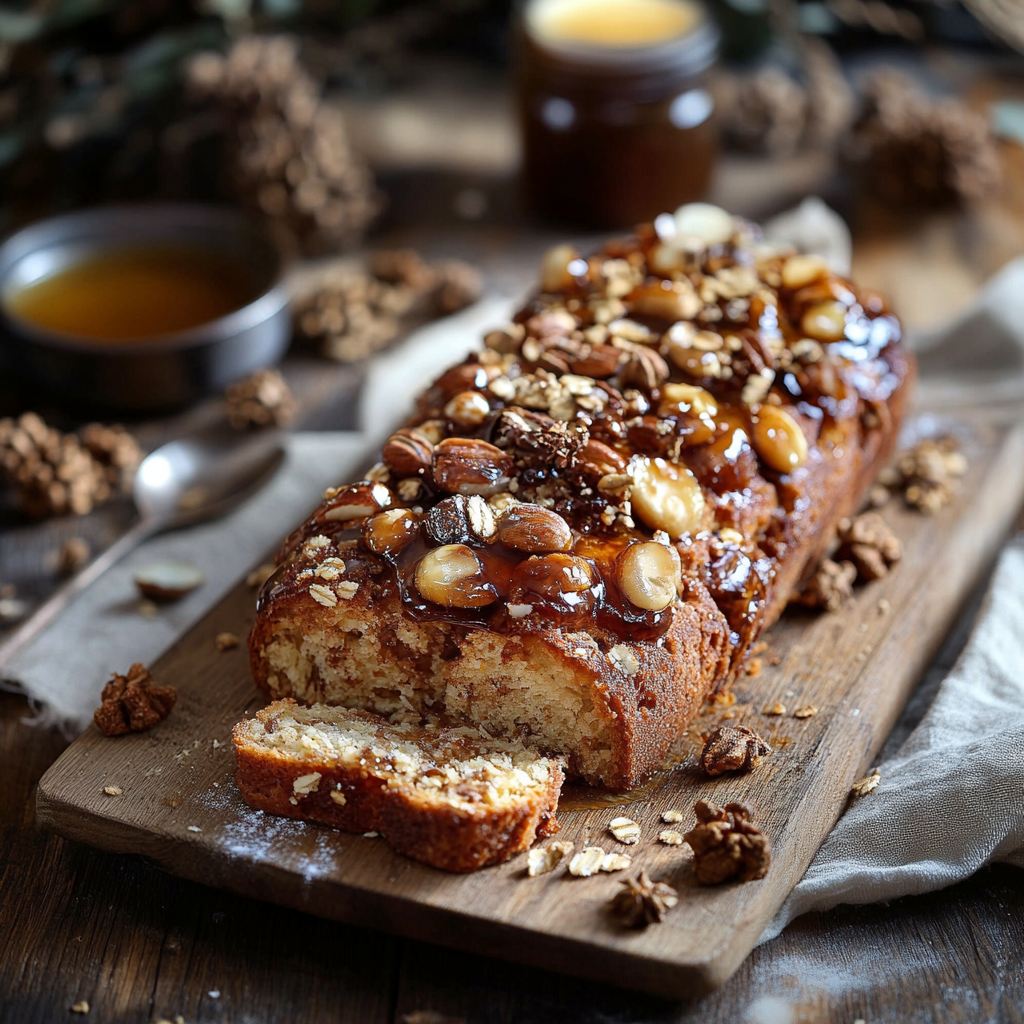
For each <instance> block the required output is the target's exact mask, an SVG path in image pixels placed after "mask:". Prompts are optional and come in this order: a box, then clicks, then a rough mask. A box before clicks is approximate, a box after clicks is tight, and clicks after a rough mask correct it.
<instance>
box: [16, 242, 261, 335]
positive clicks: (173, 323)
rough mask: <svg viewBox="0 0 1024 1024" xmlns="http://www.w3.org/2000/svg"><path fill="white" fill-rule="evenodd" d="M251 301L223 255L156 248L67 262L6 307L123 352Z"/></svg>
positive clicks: (235, 269) (241, 278) (20, 315)
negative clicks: (123, 346)
mask: <svg viewBox="0 0 1024 1024" xmlns="http://www.w3.org/2000/svg"><path fill="white" fill-rule="evenodd" d="M252 298H253V295H252V290H251V286H250V285H249V284H248V283H247V280H246V275H245V273H244V270H243V269H242V268H240V267H237V266H236V265H234V264H233V263H232V261H231V260H230V259H229V258H228V257H227V256H224V255H221V254H218V253H215V252H206V251H203V250H197V249H194V248H187V247H172V246H161V247H146V248H124V249H117V250H111V251H109V252H106V253H101V254H98V255H96V256H91V257H88V258H86V259H83V260H81V261H79V262H76V263H72V264H70V265H69V266H66V267H64V268H62V269H60V270H57V271H55V272H54V273H52V274H49V275H47V276H46V277H43V278H41V279H39V280H38V281H34V282H32V283H31V284H28V285H25V286H23V287H21V288H18V289H16V290H15V291H13V292H12V293H10V294H8V295H7V296H6V305H7V308H8V310H9V311H10V312H11V313H13V314H14V315H15V316H17V317H18V318H20V319H21V320H24V321H26V322H27V323H29V324H31V325H32V326H34V327H37V328H41V329H43V330H47V331H53V332H56V333H59V334H66V335H71V336H73V337H77V338H86V339H89V340H91V341H99V342H107V343H109V344H111V345H126V344H131V343H133V342H145V341H147V340H151V339H155V338H159V337H161V336H162V335H167V334H173V333H176V332H178V331H185V330H188V329H189V328H192V327H198V326H200V325H201V324H206V323H209V322H210V321H212V320H216V319H218V318H219V317H222V316H224V315H225V314H226V313H230V312H231V311H232V310H235V309H238V308H240V307H241V306H244V305H245V304H246V303H247V302H249V301H250V300H251V299H252Z"/></svg>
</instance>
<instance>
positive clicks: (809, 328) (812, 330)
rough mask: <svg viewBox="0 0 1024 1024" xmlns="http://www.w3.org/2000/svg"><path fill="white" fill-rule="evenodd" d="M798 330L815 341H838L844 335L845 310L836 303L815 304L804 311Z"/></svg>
mask: <svg viewBox="0 0 1024 1024" xmlns="http://www.w3.org/2000/svg"><path fill="white" fill-rule="evenodd" d="M800 329H801V330H802V331H803V332H804V334H806V335H808V337H811V338H814V339H816V340H817V341H839V340H840V338H842V337H843V335H845V334H846V309H845V308H844V307H843V306H841V305H840V304H839V303H838V302H816V303H815V304H814V305H813V306H809V307H808V308H807V309H806V310H805V311H804V315H803V316H802V317H801V318H800Z"/></svg>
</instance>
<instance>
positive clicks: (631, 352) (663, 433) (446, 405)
mask: <svg viewBox="0 0 1024 1024" xmlns="http://www.w3.org/2000/svg"><path fill="white" fill-rule="evenodd" d="M723 225H724V229H723ZM541 280H542V288H541V290H540V291H539V292H538V293H537V294H536V295H535V296H534V297H533V298H532V299H531V300H530V301H529V302H528V303H527V305H526V306H525V307H524V308H523V309H522V310H520V312H519V313H518V314H517V315H516V317H515V318H514V320H513V322H511V323H510V324H508V325H506V326H504V327H502V328H500V329H498V330H495V331H492V332H491V333H490V334H488V335H487V337H486V339H485V347H484V348H483V350H482V351H480V352H479V353H476V354H474V355H471V356H470V357H468V358H467V359H466V361H465V362H464V363H462V364H460V365H458V366H455V367H453V368H452V369H450V370H448V371H447V372H445V373H444V374H443V375H442V376H441V377H439V378H438V379H437V380H436V381H435V382H434V383H433V384H432V385H431V386H430V387H429V388H428V389H427V390H426V392H425V393H424V394H423V395H422V396H421V398H420V400H419V403H418V406H417V410H416V414H415V416H414V417H413V418H412V420H411V421H410V422H409V423H408V424H407V425H406V427H404V428H403V429H402V430H400V431H398V432H396V434H394V435H393V436H392V438H391V439H390V440H389V441H388V443H387V445H386V446H385V448H384V451H383V461H382V462H381V463H379V464H378V465H377V466H375V467H374V468H373V469H372V470H371V472H370V473H369V474H368V477H367V479H366V480H364V481H361V482H359V483H357V484H354V485H351V486H349V487H345V488H341V489H332V490H330V491H328V492H327V494H326V495H325V500H324V503H323V505H322V506H321V507H320V509H319V510H318V511H317V513H316V515H315V516H314V518H313V520H312V521H311V522H310V523H309V524H307V526H305V527H304V528H302V529H301V530H300V531H299V532H298V533H296V534H295V535H293V537H291V538H290V539H289V541H288V543H287V545H286V553H287V554H290V556H291V557H292V558H293V559H302V560H304V564H305V565H306V568H304V569H301V570H300V571H298V572H297V573H296V572H294V571H293V572H279V573H278V574H277V575H276V576H275V577H274V578H272V580H271V581H269V583H268V585H267V587H266V588H265V590H264V595H267V594H269V593H272V592H275V591H279V590H280V589H281V588H283V587H286V588H287V587H291V588H296V589H299V588H303V587H306V586H308V585H309V583H310V582H317V581H319V580H320V577H319V576H317V571H318V570H317V566H319V565H322V564H324V559H331V560H332V561H331V565H333V566H334V567H335V568H336V567H337V563H338V561H339V560H340V561H341V562H342V563H343V565H344V568H343V577H344V579H345V580H346V581H352V582H354V583H355V584H358V586H359V587H368V588H369V592H370V600H371V601H372V600H376V599H377V598H383V597H385V596H386V595H388V594H391V593H393V592H394V591H395V589H397V592H398V593H399V595H400V596H401V600H402V602H403V604H404V607H405V609H406V611H407V613H408V614H409V615H410V616H413V617H415V618H417V619H427V620H445V621H448V622H452V623H461V624H465V625H467V626H474V627H484V628H489V629H493V630H496V631H500V632H503V633H516V632H519V633H521V632H528V631H530V630H537V629H549V628H552V627H560V628H562V629H564V630H566V631H570V632H571V631H574V630H587V629H588V628H589V629H593V627H594V626H595V625H596V626H597V627H599V628H600V629H602V630H607V631H608V632H609V633H611V634H613V635H615V636H617V637H619V638H622V639H626V640H655V641H656V640H658V638H660V637H661V636H662V635H663V634H664V632H665V631H666V630H667V628H668V626H669V624H670V622H671V618H672V614H673V609H674V607H675V606H676V604H677V602H678V601H687V600H691V599H693V598H695V597H696V596H697V595H698V594H699V593H700V592H701V591H702V590H706V591H707V592H708V593H710V595H711V597H712V598H713V600H714V601H715V603H716V604H717V606H718V607H719V608H720V610H721V611H722V613H723V615H724V616H725V618H726V619H727V621H728V622H729V624H730V628H731V629H732V631H733V639H734V646H736V647H737V648H738V647H739V645H740V637H741V636H742V635H746V634H745V631H744V624H745V623H747V622H748V621H750V620H752V619H756V618H757V616H758V615H759V613H760V611H761V610H762V609H763V607H764V605H765V603H766V601H767V600H768V599H769V596H770V593H771V588H772V582H773V577H774V572H775V569H774V564H775V561H776V560H779V559H781V558H782V557H783V556H784V554H785V551H786V549H787V546H788V545H790V544H791V543H792V542H793V540H794V538H795V533H794V531H795V529H797V528H798V526H796V527H795V526H794V523H797V522H798V520H799V519H800V518H801V517H800V516H799V515H797V516H790V515H787V514H785V513H792V512H799V510H800V509H801V507H802V505H803V504H806V502H807V500H808V499H807V497H806V494H805V487H804V481H805V479H806V476H807V474H808V473H810V472H812V471H813V469H814V464H815V463H817V462H820V461H821V460H828V459H832V458H838V457H840V455H841V451H839V450H837V445H836V443H835V440H834V438H835V435H836V431H835V427H836V425H837V424H843V425H844V427H845V426H848V421H851V420H854V421H856V422H857V423H858V424H859V425H860V429H861V431H862V432H864V433H867V432H869V431H870V430H872V429H873V428H874V427H876V426H877V423H878V422H879V417H883V416H884V415H885V404H884V403H885V401H886V399H887V398H888V397H889V396H890V395H891V393H892V392H893V390H894V389H895V388H896V387H897V386H898V385H899V383H900V381H901V374H900V372H899V368H898V366H899V364H898V362H897V361H895V360H894V359H893V352H894V351H895V349H894V347H893V346H894V343H896V342H898V341H899V338H900V325H899V322H898V321H897V320H896V319H895V318H894V317H893V316H892V315H891V314H890V313H889V311H888V309H887V308H886V305H885V303H884V302H883V300H882V299H881V298H880V297H879V296H878V295H876V294H874V293H872V292H868V291H866V290H864V289H857V288H855V286H854V285H853V284H851V283H850V282H849V281H847V280H846V279H844V278H842V277H839V276H837V275H836V274H834V273H832V272H831V271H829V270H828V268H827V267H826V265H825V264H824V262H823V261H821V260H819V259H817V258H816V257H809V256H803V255H796V254H794V253H792V252H790V251H781V250H779V249H777V248H769V247H767V246H766V245H764V244H763V243H762V242H761V241H760V237H759V234H758V231H757V229H756V228H755V227H754V226H753V225H751V224H749V223H747V222H744V221H741V220H738V219H735V218H731V217H729V215H728V214H726V213H725V212H724V211H722V210H718V209H717V208H715V207H707V206H705V205H704V204H694V205H693V206H690V207H683V208H682V209H681V210H680V211H677V213H676V214H675V215H674V217H672V216H666V217H662V218H659V219H658V221H657V222H656V224H655V225H646V226H643V227H641V228H639V229H638V231H637V232H636V234H635V235H634V236H633V237H631V238H629V239H626V240H624V241H619V242H612V243H610V244H608V245H607V246H605V248H604V249H602V250H601V251H600V252H598V253H596V254H595V255H592V256H590V257H587V258H584V257H583V256H581V255H579V254H578V253H576V252H575V251H573V250H572V249H570V248H568V247H564V246H563V247H559V248H557V249H555V250H553V251H552V252H551V253H549V254H548V256H547V257H546V258H545V261H544V264H543V266H542V270H541ZM652 543H653V544H657V545H663V546H664V548H665V550H661V549H660V548H655V547H652V546H651V545H652ZM640 544H644V545H646V546H645V547H642V548H639V547H636V545H640ZM327 575H328V576H331V575H332V573H331V572H328V573H327ZM328 585H330V583H329V582H328ZM364 599H365V598H364ZM746 632H749V631H746ZM740 653H741V652H740V651H739V650H738V649H737V651H736V654H737V655H739V654H740Z"/></svg>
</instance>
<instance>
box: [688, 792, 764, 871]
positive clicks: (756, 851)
mask: <svg viewBox="0 0 1024 1024" xmlns="http://www.w3.org/2000/svg"><path fill="white" fill-rule="evenodd" d="M694 811H695V812H696V815H697V824H696V825H695V826H694V827H693V828H692V829H691V830H690V831H689V832H687V833H686V836H685V838H686V841H687V842H688V843H689V844H690V847H691V848H692V850H693V858H694V860H693V865H694V871H695V872H696V875H697V881H698V882H700V883H701V884H702V885H720V884H722V883H723V882H751V881H754V880H755V879H758V878H764V876H765V875H766V874H767V873H768V865H769V864H770V863H771V846H770V845H769V843H768V837H767V836H765V835H764V834H763V833H762V832H761V830H760V829H759V828H758V827H757V826H756V825H755V824H754V823H753V822H752V821H751V820H750V811H749V810H747V808H746V807H744V806H743V804H737V803H730V804H726V805H725V807H718V806H717V805H715V804H712V803H708V802H707V801H706V800H698V801H697V804H696V806H695V807H694Z"/></svg>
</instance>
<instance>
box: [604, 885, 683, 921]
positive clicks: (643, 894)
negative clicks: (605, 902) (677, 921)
mask: <svg viewBox="0 0 1024 1024" xmlns="http://www.w3.org/2000/svg"><path fill="white" fill-rule="evenodd" d="M678 902H679V893H678V892H676V890H675V889H673V888H672V886H671V885H669V884H668V883H667V882H652V881H651V879H650V878H649V877H648V875H647V872H646V871H641V872H640V873H639V874H638V875H637V876H636V878H627V879H626V880H625V881H623V883H622V888H621V889H620V890H619V891H618V892H617V893H616V894H615V895H614V896H613V897H612V900H611V910H612V913H613V914H614V915H615V916H616V917H617V918H618V919H619V920H620V921H621V922H622V923H623V924H624V925H625V926H626V927H627V928H646V927H647V926H648V925H651V924H658V923H659V922H661V921H663V920H664V919H665V914H667V913H668V911H670V910H671V909H672V908H673V907H674V906H675V905H676V904H677V903H678Z"/></svg>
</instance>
